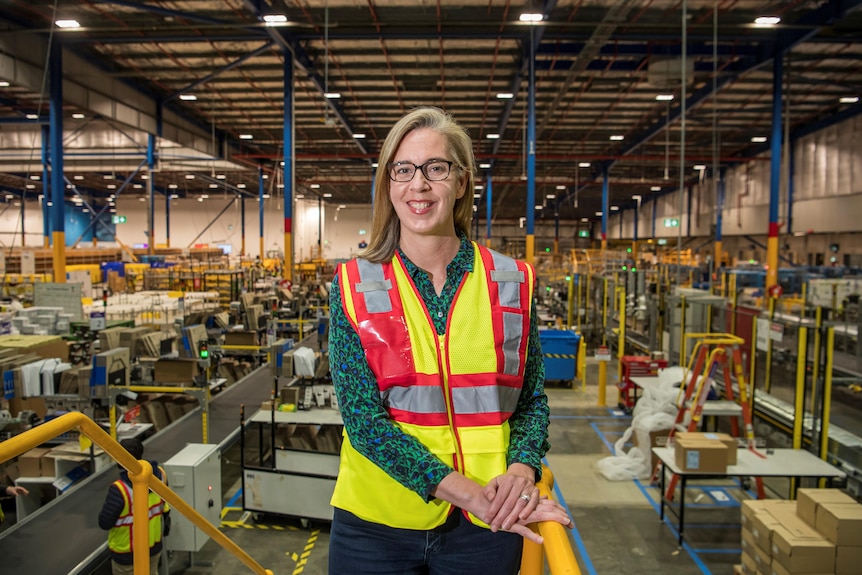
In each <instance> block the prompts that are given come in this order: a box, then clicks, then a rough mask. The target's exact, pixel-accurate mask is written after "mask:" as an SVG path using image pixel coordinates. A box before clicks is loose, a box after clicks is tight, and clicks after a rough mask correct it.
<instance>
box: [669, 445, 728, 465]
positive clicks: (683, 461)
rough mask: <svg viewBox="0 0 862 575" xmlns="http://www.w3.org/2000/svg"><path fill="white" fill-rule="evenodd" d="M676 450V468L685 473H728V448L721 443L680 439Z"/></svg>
mask: <svg viewBox="0 0 862 575" xmlns="http://www.w3.org/2000/svg"><path fill="white" fill-rule="evenodd" d="M675 449H676V452H675V456H676V466H677V467H679V468H680V469H681V470H683V471H696V472H698V473H725V472H726V471H727V446H726V445H725V444H723V443H722V442H721V441H718V440H712V441H710V440H690V439H678V440H677V441H676V448H675Z"/></svg>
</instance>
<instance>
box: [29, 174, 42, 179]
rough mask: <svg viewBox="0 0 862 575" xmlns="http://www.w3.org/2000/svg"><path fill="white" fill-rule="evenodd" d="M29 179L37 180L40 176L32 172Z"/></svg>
mask: <svg viewBox="0 0 862 575" xmlns="http://www.w3.org/2000/svg"><path fill="white" fill-rule="evenodd" d="M30 179H31V180H38V179H40V176H38V175H36V174H33V175H31V176H30Z"/></svg>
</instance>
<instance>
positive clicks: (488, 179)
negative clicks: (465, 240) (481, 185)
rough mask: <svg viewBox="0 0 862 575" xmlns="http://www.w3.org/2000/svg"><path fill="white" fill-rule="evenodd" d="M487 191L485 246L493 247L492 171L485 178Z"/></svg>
mask: <svg viewBox="0 0 862 575" xmlns="http://www.w3.org/2000/svg"><path fill="white" fill-rule="evenodd" d="M485 189H486V190H487V194H486V197H485V246H486V247H489V248H490V247H491V205H492V203H493V201H494V192H493V187H492V184H491V170H488V175H487V176H486V177H485Z"/></svg>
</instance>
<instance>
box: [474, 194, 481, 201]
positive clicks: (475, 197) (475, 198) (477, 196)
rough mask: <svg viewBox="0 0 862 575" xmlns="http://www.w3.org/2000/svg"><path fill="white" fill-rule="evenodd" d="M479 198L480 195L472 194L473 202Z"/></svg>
mask: <svg viewBox="0 0 862 575" xmlns="http://www.w3.org/2000/svg"><path fill="white" fill-rule="evenodd" d="M481 197H482V194H473V199H474V200H478V199H479V198H481Z"/></svg>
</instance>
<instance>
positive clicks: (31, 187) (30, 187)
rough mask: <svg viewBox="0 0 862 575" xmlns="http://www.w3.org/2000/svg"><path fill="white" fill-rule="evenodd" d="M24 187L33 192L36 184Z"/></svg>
mask: <svg viewBox="0 0 862 575" xmlns="http://www.w3.org/2000/svg"><path fill="white" fill-rule="evenodd" d="M24 187H25V188H27V189H28V190H35V189H36V184H26V185H25V186H24Z"/></svg>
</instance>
